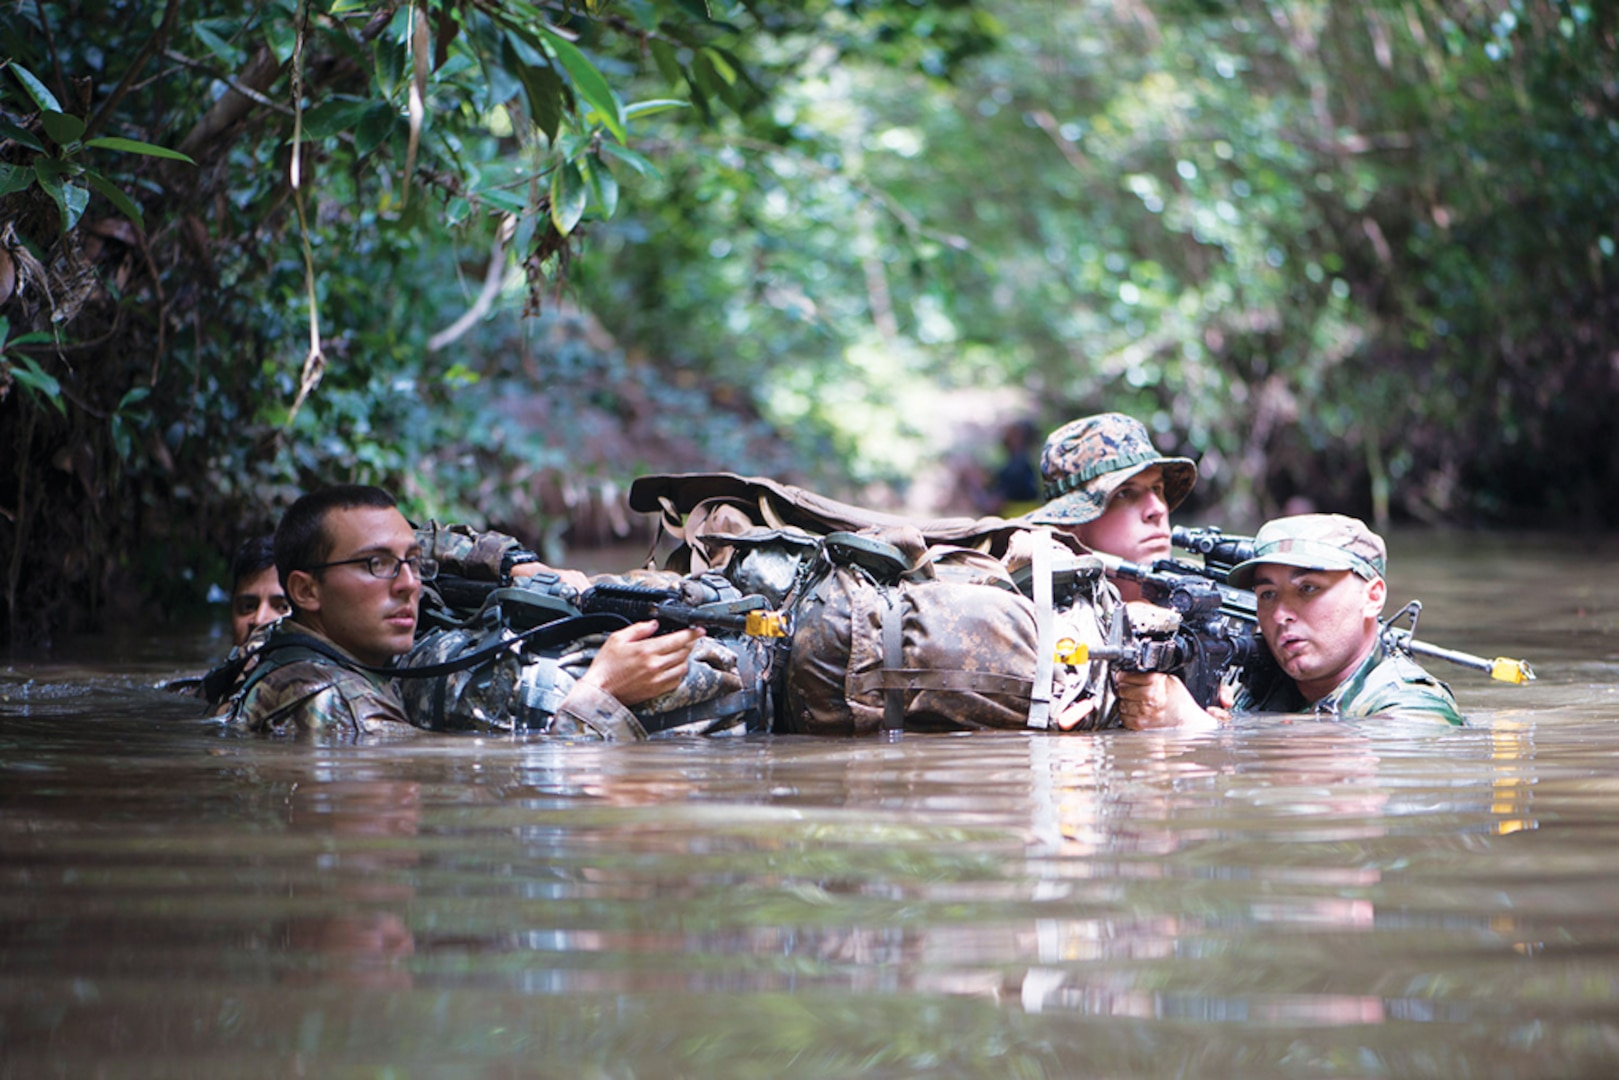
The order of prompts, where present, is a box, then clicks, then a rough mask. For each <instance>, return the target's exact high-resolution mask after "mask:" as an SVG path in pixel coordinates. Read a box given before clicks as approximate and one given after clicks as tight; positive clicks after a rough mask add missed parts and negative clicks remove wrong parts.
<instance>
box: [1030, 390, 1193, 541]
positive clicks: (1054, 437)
mask: <svg viewBox="0 0 1619 1080" xmlns="http://www.w3.org/2000/svg"><path fill="white" fill-rule="evenodd" d="M1154 465H1156V466H1158V467H1159V468H1160V469H1162V470H1163V476H1164V502H1165V503H1166V504H1168V507H1169V509H1171V510H1173V509H1175V507H1177V506H1179V505H1180V504H1181V503H1182V502H1183V501H1184V500H1185V499H1186V496H1187V495H1188V494H1189V493H1190V492H1191V490H1192V485H1193V484H1195V483H1197V466H1196V465H1194V464H1193V463H1192V461H1191V459H1190V458H1171V457H1164V456H1162V455H1161V454H1159V453H1158V450H1157V448H1156V447H1154V446H1153V444H1152V438H1151V437H1150V436H1149V435H1148V434H1147V429H1146V427H1145V426H1143V425H1142V423H1141V421H1139V420H1136V419H1134V418H1132V417H1129V416H1125V415H1124V414H1122V413H1099V414H1098V415H1096V416H1087V417H1084V418H1083V419H1080V420H1073V421H1070V422H1069V423H1066V424H1064V425H1063V426H1062V427H1060V428H1058V429H1057V430H1056V431H1053V432H1052V433H1051V435H1050V437H1049V438H1047V439H1046V445H1045V449H1044V450H1042V451H1041V453H1040V477H1041V480H1042V481H1043V483H1044V487H1045V497H1046V504H1045V505H1044V506H1042V507H1040V509H1038V510H1034V511H1032V512H1030V513H1028V514H1026V515H1024V520H1025V521H1029V522H1031V523H1033V524H1035V525H1084V524H1085V523H1086V522H1090V521H1095V520H1096V519H1097V518H1099V517H1101V516H1102V511H1104V510H1106V509H1107V500H1108V497H1109V496H1110V495H1112V494H1113V492H1115V491H1117V490H1118V488H1119V485H1121V484H1123V483H1124V482H1125V481H1126V480H1128V479H1130V478H1131V477H1132V476H1135V475H1137V474H1139V473H1141V472H1144V471H1145V470H1147V469H1150V468H1152V467H1153V466H1154Z"/></svg>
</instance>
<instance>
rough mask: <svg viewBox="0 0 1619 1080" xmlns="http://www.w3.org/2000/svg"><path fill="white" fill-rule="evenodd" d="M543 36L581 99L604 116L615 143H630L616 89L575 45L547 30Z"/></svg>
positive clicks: (603, 120) (602, 117) (545, 29)
mask: <svg viewBox="0 0 1619 1080" xmlns="http://www.w3.org/2000/svg"><path fill="white" fill-rule="evenodd" d="M541 32H542V33H543V34H544V35H545V39H546V41H547V42H549V43H550V45H551V49H552V51H553V52H555V53H556V57H557V59H558V60H559V61H561V63H562V66H563V67H564V68H566V69H567V71H568V77H569V78H570V79H572V80H573V85H574V89H576V90H578V91H579V96H580V97H582V98H584V99H585V100H586V101H588V102H589V103H590V105H591V107H592V108H594V109H595V110H596V112H597V114H598V115H600V116H601V119H602V123H603V124H605V125H607V130H608V131H611V132H612V133H613V137H614V138H615V139H617V140H618V141H619V142H626V141H628V135H627V134H626V133H625V131H624V116H623V110H622V107H621V106H620V105H619V103H618V97H617V96H616V95H615V94H614V93H613V88H612V87H611V86H608V85H607V80H606V79H604V78H602V73H601V72H599V71H597V70H596V67H595V65H594V64H592V63H591V62H590V61H589V60H587V59H585V54H584V53H582V52H580V51H579V47H578V46H577V45H575V44H574V43H573V42H571V41H569V40H567V39H566V38H564V37H562V36H561V35H560V34H557V33H555V32H554V31H552V30H550V29H547V28H544V27H542V28H541Z"/></svg>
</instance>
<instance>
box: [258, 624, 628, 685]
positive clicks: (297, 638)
mask: <svg viewBox="0 0 1619 1080" xmlns="http://www.w3.org/2000/svg"><path fill="white" fill-rule="evenodd" d="M629 624H630V621H629V620H628V619H626V618H624V617H623V616H621V615H613V614H610V613H606V612H604V613H601V614H597V615H575V616H572V617H571V618H566V619H557V620H555V621H554V622H548V623H541V624H540V625H539V626H535V627H532V628H531V629H528V630H525V631H523V632H522V633H521V634H516V635H513V636H512V637H509V638H503V639H501V640H500V641H495V642H491V643H490V644H488V645H485V646H484V647H483V648H481V649H476V650H474V651H473V652H469V653H467V654H466V655H465V656H457V657H456V658H455V659H453V660H445V661H442V662H441V663H437V664H423V665H422V666H421V667H408V668H396V667H375V666H373V665H371V664H362V663H360V662H359V661H358V660H356V659H354V657H352V656H350V655H348V654H347V653H345V652H343V650H341V649H339V648H338V647H337V646H335V645H332V644H330V643H329V642H326V641H323V640H321V639H320V638H317V637H312V636H310V635H308V634H288V635H286V636H284V637H282V638H280V639H279V640H276V641H271V642H267V643H266V644H265V647H264V648H263V649H261V650H260V655H262V656H267V655H269V654H271V653H272V652H281V651H283V650H286V649H292V648H298V649H302V650H304V651H306V652H310V653H314V654H316V655H319V656H323V657H325V658H326V659H328V660H331V661H333V662H334V663H336V664H340V665H341V666H343V667H346V668H351V669H353V670H355V671H363V672H365V673H366V674H368V675H384V676H387V677H388V678H390V679H432V678H437V677H438V676H440V675H453V674H455V673H456V672H457V671H465V670H466V669H467V668H470V667H476V666H477V665H479V664H481V663H483V662H484V661H485V660H487V659H489V658H490V657H491V656H495V655H497V654H498V653H501V652H503V651H505V650H507V649H510V648H511V647H512V646H513V645H516V644H518V643H520V642H526V643H527V644H528V645H529V647H530V648H534V649H549V648H553V647H555V646H557V645H561V644H562V643H564V642H568V641H574V640H576V639H578V638H582V637H585V636H586V635H589V634H607V633H611V632H613V631H614V630H618V629H621V628H623V627H625V626H628V625H629ZM254 674H255V675H257V674H258V672H257V671H255V672H254Z"/></svg>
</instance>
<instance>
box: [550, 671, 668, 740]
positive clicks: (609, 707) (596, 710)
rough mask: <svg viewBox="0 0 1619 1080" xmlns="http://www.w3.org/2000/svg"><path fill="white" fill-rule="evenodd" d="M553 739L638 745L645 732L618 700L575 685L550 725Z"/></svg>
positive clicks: (595, 688)
mask: <svg viewBox="0 0 1619 1080" xmlns="http://www.w3.org/2000/svg"><path fill="white" fill-rule="evenodd" d="M551 733H552V734H553V735H593V736H595V737H596V738H599V739H606V740H608V741H610V742H639V741H640V740H643V739H645V738H646V730H645V729H644V728H642V727H641V722H640V721H639V720H637V719H636V718H635V714H634V713H632V712H630V710H629V709H627V708H625V707H624V705H623V703H621V702H620V701H619V700H618V698H616V697H614V696H613V695H612V694H609V693H608V692H607V691H605V690H603V689H601V688H600V687H598V686H595V685H593V684H591V683H586V682H576V683H574V684H573V686H572V688H571V689H569V691H568V696H567V697H565V698H563V699H562V704H561V706H560V707H558V709H557V712H556V719H555V720H554V721H552V724H551Z"/></svg>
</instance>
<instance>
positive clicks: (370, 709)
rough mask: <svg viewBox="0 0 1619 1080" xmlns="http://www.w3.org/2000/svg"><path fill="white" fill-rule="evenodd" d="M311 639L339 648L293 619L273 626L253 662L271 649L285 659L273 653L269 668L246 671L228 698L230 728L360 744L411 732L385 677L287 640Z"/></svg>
mask: <svg viewBox="0 0 1619 1080" xmlns="http://www.w3.org/2000/svg"><path fill="white" fill-rule="evenodd" d="M311 638H312V639H314V640H316V641H319V642H321V643H323V644H325V645H328V646H330V647H331V648H332V649H335V650H337V651H338V652H342V650H341V649H338V647H337V646H336V645H335V644H333V643H332V642H331V641H330V640H328V639H327V638H325V637H323V636H322V635H320V634H317V633H315V631H313V630H310V629H308V628H306V627H303V626H300V625H299V624H298V623H296V622H295V621H293V620H290V619H283V620H282V621H281V622H278V623H276V624H275V629H274V630H273V631H271V633H270V635H269V637H268V638H267V639H266V640H265V642H264V644H263V646H262V647H261V649H260V656H259V659H258V662H259V663H261V664H262V663H265V662H266V661H265V659H264V657H265V655H272V654H275V653H282V656H283V657H284V659H283V660H282V661H281V662H277V661H276V660H275V659H274V658H273V655H272V659H271V660H270V661H269V662H270V663H272V664H274V666H273V667H272V668H270V669H269V670H267V671H266V672H264V673H262V674H259V673H257V667H256V666H255V668H254V669H253V671H250V672H249V674H248V677H247V679H246V680H245V683H244V685H243V686H242V688H241V689H240V690H238V691H237V693H236V695H235V696H234V697H233V698H232V700H231V701H230V713H229V722H230V723H231V725H232V726H235V727H240V728H242V729H243V730H246V731H251V732H253V733H254V734H257V735H281V736H286V735H310V736H313V737H314V738H315V739H317V740H318V741H323V742H324V741H328V740H330V741H336V742H360V741H362V740H364V739H367V738H387V737H390V736H398V735H407V734H412V733H414V731H415V730H416V729H415V728H414V727H412V725H411V723H410V718H409V717H407V716H406V715H405V708H404V705H403V704H402V703H401V702H400V700H399V695H398V694H397V693H395V692H394V689H393V686H392V685H391V684H390V683H389V682H388V681H387V680H386V679H383V678H381V677H379V676H375V675H371V674H368V673H366V672H363V671H360V670H358V668H350V667H347V666H344V665H343V664H340V663H339V662H337V661H336V660H333V659H331V658H329V657H326V656H322V655H320V654H319V653H317V652H314V651H313V650H309V649H304V648H300V647H299V646H296V645H291V644H289V642H291V641H295V640H298V639H311ZM278 645H279V646H281V648H278V647H277V646H278ZM282 649H285V650H286V651H285V652H282ZM355 663H356V664H358V663H359V661H355Z"/></svg>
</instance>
